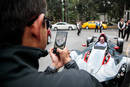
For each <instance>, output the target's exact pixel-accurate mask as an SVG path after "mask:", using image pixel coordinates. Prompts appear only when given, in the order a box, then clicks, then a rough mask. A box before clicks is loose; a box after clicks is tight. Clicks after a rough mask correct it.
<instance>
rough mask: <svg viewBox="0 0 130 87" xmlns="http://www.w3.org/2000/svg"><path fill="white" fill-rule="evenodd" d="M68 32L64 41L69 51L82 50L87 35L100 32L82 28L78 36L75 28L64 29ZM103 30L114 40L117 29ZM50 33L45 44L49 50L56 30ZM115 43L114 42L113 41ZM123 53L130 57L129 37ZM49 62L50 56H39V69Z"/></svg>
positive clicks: (96, 34) (52, 45)
mask: <svg viewBox="0 0 130 87" xmlns="http://www.w3.org/2000/svg"><path fill="white" fill-rule="evenodd" d="M66 32H68V38H67V42H66V47H67V48H68V49H69V50H70V51H71V50H84V49H85V47H82V44H84V43H85V44H86V40H87V38H88V37H91V36H93V35H94V36H97V37H98V36H99V35H100V33H95V32H94V30H92V29H91V30H82V32H81V33H80V36H77V30H72V31H66ZM103 32H104V33H105V34H106V35H107V36H108V38H109V39H110V40H112V41H115V40H114V39H113V38H114V37H117V36H118V30H117V29H107V30H103ZM51 33H52V38H51V43H50V44H49V45H47V47H46V49H47V50H49V48H53V47H54V40H55V36H56V31H51ZM114 43H116V42H114ZM123 54H124V55H127V56H128V57H130V38H129V40H128V42H126V41H125V40H124V49H123ZM50 64H51V59H50V56H49V55H48V56H47V57H44V58H43V57H41V58H40V59H39V71H44V70H45V68H46V67H47V66H48V65H50Z"/></svg>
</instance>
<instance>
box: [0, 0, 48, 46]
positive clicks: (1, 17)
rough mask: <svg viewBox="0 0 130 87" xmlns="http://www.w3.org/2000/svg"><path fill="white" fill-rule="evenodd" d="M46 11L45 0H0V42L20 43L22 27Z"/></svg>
mask: <svg viewBox="0 0 130 87" xmlns="http://www.w3.org/2000/svg"><path fill="white" fill-rule="evenodd" d="M45 11H46V0H0V27H1V28H0V44H3V43H11V44H21V41H22V35H23V33H24V28H25V26H27V24H28V23H29V22H30V21H32V19H33V18H34V17H35V16H39V15H40V14H41V13H45Z"/></svg>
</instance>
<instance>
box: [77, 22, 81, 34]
mask: <svg viewBox="0 0 130 87" xmlns="http://www.w3.org/2000/svg"><path fill="white" fill-rule="evenodd" d="M77 29H78V32H77V35H78V36H79V35H80V33H81V29H82V28H81V21H78V22H77Z"/></svg>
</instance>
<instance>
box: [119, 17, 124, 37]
mask: <svg viewBox="0 0 130 87" xmlns="http://www.w3.org/2000/svg"><path fill="white" fill-rule="evenodd" d="M118 29H119V33H118V37H121V38H123V37H124V34H123V33H124V29H125V22H124V19H123V18H121V19H120V21H119V22H118Z"/></svg>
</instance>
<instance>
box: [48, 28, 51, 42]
mask: <svg viewBox="0 0 130 87" xmlns="http://www.w3.org/2000/svg"><path fill="white" fill-rule="evenodd" d="M47 37H48V38H47V44H49V43H50V42H51V30H50V28H48V30H47Z"/></svg>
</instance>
